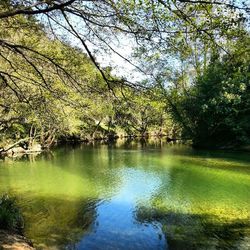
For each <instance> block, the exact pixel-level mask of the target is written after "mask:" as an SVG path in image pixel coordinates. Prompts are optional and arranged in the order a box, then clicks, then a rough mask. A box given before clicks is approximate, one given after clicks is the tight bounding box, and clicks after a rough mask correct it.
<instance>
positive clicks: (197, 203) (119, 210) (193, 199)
mask: <svg viewBox="0 0 250 250" xmlns="http://www.w3.org/2000/svg"><path fill="white" fill-rule="evenodd" d="M126 147H127V146H126ZM126 147H125V146H124V147H123V146H122V147H121V148H110V147H108V146H106V145H102V146H96V147H95V148H92V147H88V146H83V147H82V148H79V147H77V148H74V149H72V148H67V147H63V148H59V149H57V150H55V151H54V152H53V156H51V155H47V154H42V155H41V156H39V157H38V158H37V159H36V161H30V162H29V161H16V162H15V161H11V160H9V161H2V162H0V193H3V192H11V193H12V194H14V195H15V196H17V197H18V202H19V205H20V207H21V208H22V212H23V214H24V216H25V222H26V227H25V234H26V236H27V237H28V238H30V239H32V240H33V242H34V244H35V246H36V247H37V246H41V248H38V249H65V247H66V249H72V248H73V249H90V250H92V249H104V250H105V249H163V248H166V245H167V246H168V248H169V249H176V246H177V249H183V248H180V247H179V246H180V245H179V244H181V246H182V247H183V246H185V247H186V245H187V243H190V246H193V243H194V244H195V240H197V241H198V243H199V244H201V243H202V244H204V246H205V248H204V249H207V248H206V246H207V245H210V243H213V244H217V245H218V246H219V245H220V244H224V243H225V242H229V241H232V242H231V243H232V246H234V245H235V244H241V242H242V239H243V238H244V237H245V238H246V237H247V236H248V235H249V231H247V230H249V228H250V225H249V216H250V215H249V190H250V175H249V173H250V172H249V170H250V168H249V166H250V164H249V162H250V156H249V154H246V153H241V154H240V153H238V152H237V153H230V152H227V153H223V152H214V153H212V152H207V151H205V152H203V151H202V152H201V151H193V150H191V149H190V148H188V147H179V146H173V147H170V146H166V147H162V146H161V147H156V146H154V147H153V148H150V147H146V148H145V149H143V150H142V149H141V148H140V147H138V144H133V145H130V146H129V149H127V148H126ZM211 216H215V217H213V218H210V217H211ZM211 219H212V220H211ZM225 225H228V226H227V228H226V229H225ZM207 230H210V232H208V231H207ZM236 230H238V231H239V232H240V233H239V234H236V233H235V231H236ZM162 231H164V234H163V232H162ZM225 232H226V233H225ZM228 232H231V234H228ZM197 234H199V236H197ZM163 235H166V238H167V239H165V237H164V236H163ZM214 235H216V238H215V237H214ZM224 236H225V238H223V237H224ZM166 241H167V243H166ZM229 243H230V242H229ZM231 243H230V244H231ZM176 244H177V245H176ZM45 246H46V247H45ZM213 246H215V245H213ZM228 246H231V245H227V249H232V248H230V247H228ZM244 246H246V243H244ZM184 249H187V248H184ZM189 249H190V248H189ZM191 249H194V248H191ZM195 249H197V248H195ZM213 249H215V247H214V248H213ZM233 249H234V248H233ZM239 249H243V248H242V247H241V248H239ZM246 249H250V248H246Z"/></svg>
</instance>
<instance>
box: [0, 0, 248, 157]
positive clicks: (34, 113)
mask: <svg viewBox="0 0 250 250" xmlns="http://www.w3.org/2000/svg"><path fill="white" fill-rule="evenodd" d="M120 40H125V41H126V43H127V46H128V47H129V48H128V49H131V48H132V50H133V52H132V53H131V55H129V56H124V55H122V54H121V53H120V52H119V49H118V48H119V41H120ZM123 49H124V50H126V47H125V48H123ZM100 53H104V55H105V56H106V57H107V58H108V57H110V56H111V55H112V54H115V55H117V56H119V58H120V64H123V63H127V64H129V65H130V66H131V65H132V66H133V67H134V70H137V72H139V74H140V75H141V76H142V77H138V79H137V80H135V79H133V80H131V79H130V77H123V76H122V74H117V73H116V72H115V71H114V70H113V68H112V67H113V65H110V66H103V65H102V61H101V60H100V59H99V58H100V57H99V56H98V55H99V54H100ZM130 74H133V72H131V73H130ZM0 109H1V111H0V134H1V145H0V151H1V152H2V153H5V152H8V151H11V150H12V151H13V152H14V150H15V149H16V150H17V149H18V148H19V150H20V147H21V149H24V150H40V149H41V148H49V147H51V146H53V145H54V144H56V143H59V142H65V141H89V140H93V139H103V138H105V139H114V138H116V137H117V136H119V137H122V136H143V137H147V136H152V135H153V136H167V137H168V138H170V139H185V140H186V139H188V140H191V141H192V142H193V145H194V146H197V147H214V148H217V147H219V148H232V147H239V146H244V145H249V143H250V36H249V5H248V3H247V1H246V2H239V3H238V1H219V2H211V1H198V0H197V1H191V0H186V1H183V0H181V1H178V0H177V1H175V0H174V1H173V0H172V1H165V0H164V1H162V0H159V1H127V0H122V1H112V0H111V1H110V0H104V1H80V0H64V1H63V0H56V1H51V0H43V1H42V0H37V1H32V0H13V1H12V0H6V1H0Z"/></svg>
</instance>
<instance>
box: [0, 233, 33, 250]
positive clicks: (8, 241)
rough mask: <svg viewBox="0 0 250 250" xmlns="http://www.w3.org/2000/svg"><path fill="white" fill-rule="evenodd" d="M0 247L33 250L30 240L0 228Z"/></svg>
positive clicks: (13, 249)
mask: <svg viewBox="0 0 250 250" xmlns="http://www.w3.org/2000/svg"><path fill="white" fill-rule="evenodd" d="M0 249H1V250H4V249H12V250H33V249H35V248H34V247H33V246H32V242H31V241H30V240H28V239H27V238H26V237H24V236H22V235H19V234H15V233H11V232H8V231H4V230H0Z"/></svg>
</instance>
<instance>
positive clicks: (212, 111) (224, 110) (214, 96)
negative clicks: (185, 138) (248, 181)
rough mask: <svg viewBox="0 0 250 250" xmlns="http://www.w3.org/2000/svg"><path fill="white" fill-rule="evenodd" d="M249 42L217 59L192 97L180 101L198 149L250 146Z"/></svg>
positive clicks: (199, 80)
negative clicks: (199, 147)
mask: <svg viewBox="0 0 250 250" xmlns="http://www.w3.org/2000/svg"><path fill="white" fill-rule="evenodd" d="M249 41H250V40H249V38H248V37H247V38H246V39H245V40H243V41H241V42H238V44H236V46H235V47H236V49H235V50H234V51H232V52H231V54H230V55H224V56H223V57H222V58H220V57H219V56H214V57H213V58H212V60H211V62H210V64H209V66H208V67H207V69H206V70H205V72H204V73H203V74H202V75H201V76H200V77H198V78H197V79H196V81H195V82H194V85H193V86H191V87H190V88H189V90H188V93H186V94H185V95H181V96H179V97H178V98H175V100H176V103H175V104H176V107H177V109H178V111H179V113H180V114H181V116H179V117H178V116H177V115H176V112H174V111H173V113H174V117H175V118H176V119H177V120H178V121H179V122H180V120H181V122H182V123H185V124H186V125H187V128H188V129H184V130H185V132H186V133H187V134H188V135H189V136H190V137H191V138H192V139H193V142H194V145H196V146H204V147H232V146H238V145H242V144H249V143H250V123H249V121H250V101H249V100H250V67H249V65H250V51H249V50H248V49H246V48H249V45H250V43H249Z"/></svg>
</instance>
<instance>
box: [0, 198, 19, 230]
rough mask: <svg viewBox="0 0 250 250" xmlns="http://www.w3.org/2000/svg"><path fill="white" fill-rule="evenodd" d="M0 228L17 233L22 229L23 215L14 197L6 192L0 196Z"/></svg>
mask: <svg viewBox="0 0 250 250" xmlns="http://www.w3.org/2000/svg"><path fill="white" fill-rule="evenodd" d="M0 229H4V230H9V231H13V232H19V233H21V232H22V230H23V217H22V215H21V213H20V210H19V208H18V206H17V204H16V199H15V198H13V197H9V196H8V195H6V194H5V195H3V196H2V197H1V198H0Z"/></svg>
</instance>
